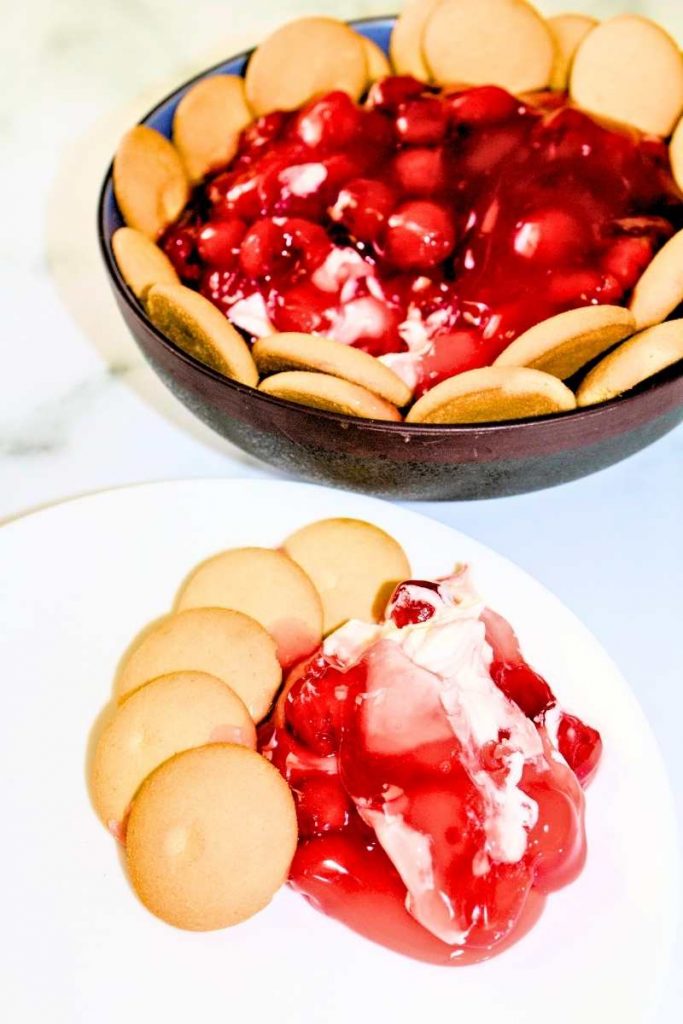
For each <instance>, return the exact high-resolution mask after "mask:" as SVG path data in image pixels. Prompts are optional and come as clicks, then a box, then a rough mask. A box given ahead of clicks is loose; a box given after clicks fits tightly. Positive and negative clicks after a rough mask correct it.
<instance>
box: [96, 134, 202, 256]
mask: <svg viewBox="0 0 683 1024" xmlns="http://www.w3.org/2000/svg"><path fill="white" fill-rule="evenodd" d="M114 195H115V196H116V202H117V203H118V205H119V209H120V210H121V213H122V214H123V219H124V220H125V222H126V224H127V225H128V227H131V228H137V230H138V231H141V232H142V233H143V235H147V237H148V238H151V239H153V240H154V239H156V238H158V237H159V235H160V234H161V233H162V231H164V230H165V229H166V228H167V227H168V225H169V224H171V223H172V221H174V220H175V219H176V217H177V216H178V215H179V214H180V212H181V211H182V209H183V207H184V206H185V204H186V203H187V201H188V199H189V198H190V183H189V181H188V179H187V174H186V173H185V168H184V167H183V162H182V160H181V159H180V156H179V154H178V151H177V150H176V148H175V146H173V145H172V144H171V143H170V142H169V141H168V139H167V138H165V136H163V135H161V134H160V133H159V132H157V131H155V130H154V128H148V127H147V126H146V125H143V124H138V125H136V126H135V128H131V130H130V131H129V132H126V134H125V135H124V136H123V138H122V139H121V142H120V143H119V147H118V149H117V150H116V155H115V157H114Z"/></svg>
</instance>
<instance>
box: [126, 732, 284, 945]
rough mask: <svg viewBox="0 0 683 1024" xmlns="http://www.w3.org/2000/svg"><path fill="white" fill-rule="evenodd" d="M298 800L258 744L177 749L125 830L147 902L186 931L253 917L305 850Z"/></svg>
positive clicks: (133, 873)
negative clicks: (252, 746)
mask: <svg viewBox="0 0 683 1024" xmlns="http://www.w3.org/2000/svg"><path fill="white" fill-rule="evenodd" d="M296 842H297V824H296V812H295V808H294V800H293V797H292V794H291V792H290V789H289V787H288V785H287V783H286V782H285V780H284V779H283V778H282V776H281V775H280V773H279V772H278V771H277V769H276V768H274V767H273V766H272V765H271V764H270V763H269V762H268V761H266V759H265V758H263V757H261V755H260V754H257V753H255V752H254V751H253V750H247V749H246V748H245V747H237V746H233V745H230V744H222V743H219V744H211V745H210V746H205V747H198V748H196V749H195V750H186V751H184V752H183V753H181V754H177V755H176V756H175V757H172V758H171V759H170V760H168V761H166V762H165V763H164V764H162V765H161V766H160V767H159V768H157V769H156V770H155V771H154V772H152V774H151V775H150V776H148V778H147V779H146V780H145V782H143V784H142V786H141V787H140V790H139V791H138V794H137V796H136V797H135V800H134V801H133V807H132V809H131V813H130V818H129V820H128V830H127V836H126V859H127V864H128V871H129V875H130V880H131V883H132V885H133V888H134V889H135V891H136V893H137V895H138V896H139V898H140V900H141V901H142V903H143V904H144V905H145V906H146V907H147V909H148V910H150V911H151V912H152V913H153V914H156V916H157V917H160V918H161V919H162V920H163V921H166V922H168V924H172V925H175V926H176V927H177V928H185V929H188V930H191V931H210V930H212V929H216V928H227V927H229V926H230V925H234V924H238V923H239V922H240V921H245V920H246V919H247V918H249V917H252V916H253V915H254V914H256V913H258V911H259V910H262V909H263V908H264V907H265V906H267V904H268V903H269V902H270V900H271V899H272V897H273V895H274V894H275V893H276V892H277V890H278V889H279V888H280V887H281V886H282V885H284V883H285V881H286V879H287V874H288V872H289V866H290V864H291V861H292V857H293V856H294V852H295V850H296Z"/></svg>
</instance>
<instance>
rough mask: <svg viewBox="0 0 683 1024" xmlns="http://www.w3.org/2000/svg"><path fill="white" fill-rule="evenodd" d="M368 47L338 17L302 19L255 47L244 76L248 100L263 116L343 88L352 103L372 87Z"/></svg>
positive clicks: (281, 29)
mask: <svg viewBox="0 0 683 1024" xmlns="http://www.w3.org/2000/svg"><path fill="white" fill-rule="evenodd" d="M367 80H368V66H367V60H366V56H365V47H364V45H363V43H362V42H361V40H360V37H359V36H358V35H357V34H356V33H355V32H353V31H352V30H351V29H350V28H349V27H348V25H345V24H344V23H343V22H341V21H336V20H335V19H334V18H317V17H311V18H298V19H297V20H296V21H290V22H288V23H287V24H286V25H283V26H282V27H281V28H279V29H277V30H276V31H275V32H273V34H272V35H270V36H269V37H268V38H267V39H266V40H265V41H264V42H263V43H261V45H260V46H258V47H257V48H256V50H255V51H254V53H253V55H252V57H251V59H250V60H249V64H248V65H247V71H246V75H245V86H246V92H247V101H248V103H249V105H250V106H251V108H252V109H253V110H254V111H255V113H256V114H257V115H259V116H261V115H262V114H268V113H270V112H271V111H272V110H296V109H297V108H298V107H300V106H302V105H303V104H304V103H307V102H308V100H310V99H312V98H313V96H317V95H318V94H319V93H324V92H331V91H332V90H335V89H340V90H342V91H343V92H347V93H348V94H349V95H350V96H351V97H352V98H353V99H355V100H357V99H359V97H360V96H361V94H362V92H363V90H364V89H365V87H366V85H367Z"/></svg>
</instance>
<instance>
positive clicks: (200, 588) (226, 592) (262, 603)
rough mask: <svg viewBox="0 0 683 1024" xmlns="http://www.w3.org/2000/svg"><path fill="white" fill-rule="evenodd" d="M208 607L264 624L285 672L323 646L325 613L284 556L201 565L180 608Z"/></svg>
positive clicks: (252, 551) (222, 558)
mask: <svg viewBox="0 0 683 1024" xmlns="http://www.w3.org/2000/svg"><path fill="white" fill-rule="evenodd" d="M204 605H206V606H209V605H210V606H215V607H220V608H235V609H237V610H238V611H240V612H244V614H245V615H249V616H251V618H252V619H255V620H256V621H257V622H259V623H260V624H261V626H262V627H263V628H264V629H266V630H267V631H268V633H270V635H271V636H272V637H273V639H274V641H275V643H276V645H277V653H278V657H279V659H280V663H281V664H282V665H285V666H287V665H291V664H292V662H294V661H297V660H298V659H299V658H303V657H305V656H306V655H307V654H310V652H311V651H312V650H314V649H315V648H316V647H317V646H318V644H319V643H320V638H321V636H322V620H323V613H322V605H321V603H320V597H319V595H318V592H317V590H316V589H315V587H314V586H313V583H312V582H311V580H310V579H309V578H308V576H307V575H306V574H305V573H304V572H303V570H302V569H301V568H300V567H299V566H298V565H297V564H296V563H295V562H293V561H292V560H291V558H288V557H287V555H283V554H282V552H281V551H273V550H272V549H271V548H233V549H232V550H230V551H223V552H221V554H219V555H214V557H213V558H209V559H208V560H207V561H206V562H202V563H201V565H198V566H197V568H196V569H195V570H194V571H193V572H191V573H190V575H189V576H188V578H187V579H186V580H185V582H184V583H183V585H182V587H181V589H180V592H179V594H178V598H177V601H176V607H177V608H178V609H179V610H183V609H187V608H198V607H202V606H204ZM227 681H228V682H230V680H227ZM238 692H239V691H238ZM270 696H271V698H272V693H271V694H270Z"/></svg>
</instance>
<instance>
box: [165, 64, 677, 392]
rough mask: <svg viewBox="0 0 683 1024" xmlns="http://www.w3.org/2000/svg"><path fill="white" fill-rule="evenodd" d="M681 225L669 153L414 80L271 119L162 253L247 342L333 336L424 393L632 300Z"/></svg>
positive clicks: (474, 92) (480, 92) (540, 105)
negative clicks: (287, 335) (577, 315)
mask: <svg viewBox="0 0 683 1024" xmlns="http://www.w3.org/2000/svg"><path fill="white" fill-rule="evenodd" d="M682 211H683V198H682V197H681V194H680V192H679V191H678V189H677V187H676V185H675V183H674V181H673V178H672V175H671V168H670V163H669V154H668V149H667V146H666V145H665V143H664V142H662V141H661V140H660V139H656V138H654V137H648V136H643V135H641V134H639V133H638V132H637V131H636V130H630V129H627V128H622V127H617V126H614V125H607V124H602V123H598V122H597V121H596V120H594V119H592V118H591V117H589V116H588V115H586V114H584V113H582V112H581V111H580V110H577V109H575V108H573V107H572V106H570V105H569V102H568V100H567V97H566V96H564V95H562V94H552V93H543V94H538V95H536V96H534V97H532V98H529V99H527V100H522V99H518V98H516V97H514V96H512V95H510V94H509V93H507V92H505V91H504V90H503V89H500V88H497V87H494V86H482V87H477V88H469V89H445V90H441V91H438V90H436V89H434V88H432V87H429V86H426V85H425V84H424V83H421V82H418V81H416V80H414V79H412V78H409V77H402V76H401V77H390V78H386V79H384V80H383V81H381V82H378V83H376V84H375V85H374V86H372V88H371V89H370V92H369V95H368V97H367V99H366V101H365V103H364V104H363V105H357V104H355V103H354V102H353V101H352V100H351V99H350V98H349V97H348V96H347V95H346V94H345V93H342V92H332V93H329V94H328V95H325V96H322V97H320V98H317V99H315V100H313V101H311V102H310V103H308V104H307V105H306V106H305V107H303V108H302V109H301V110H299V111H294V112H292V113H284V112H275V113H272V114H268V115H266V116H265V117H261V118H259V119H258V120H256V121H255V122H254V123H253V124H252V125H250V126H249V127H248V128H247V129H245V131H244V132H243V133H242V136H241V139H240V145H239V150H238V152H237V155H236V156H235V158H234V159H233V160H232V162H231V163H230V164H229V166H228V167H226V168H225V169H224V170H221V171H220V172H219V173H216V174H213V175H211V176H210V177H208V178H207V179H206V180H205V181H204V182H203V183H202V184H200V185H199V186H198V187H197V188H196V189H195V192H194V195H193V197H192V200H191V202H190V204H189V205H188V207H187V208H186V210H185V211H184V213H183V214H182V215H181V217H180V219H179V220H178V221H177V222H176V223H175V224H173V225H172V226H171V227H170V228H169V229H168V231H167V232H166V233H165V235H164V236H163V238H162V240H161V245H162V247H163V249H164V251H165V252H166V253H167V255H168V256H169V257H170V259H171V261H172V262H173V264H174V266H175V268H176V270H177V271H178V273H179V275H180V277H181V279H182V280H183V282H184V283H185V284H188V285H190V286H191V287H194V288H197V289H198V290H199V291H200V292H201V293H202V294H203V295H205V296H206V297H207V298H209V299H210V300H211V301H212V302H213V303H214V304H215V305H216V306H218V308H219V309H221V310H223V311H224V312H225V314H226V316H227V317H228V318H229V319H230V320H231V321H232V322H233V323H234V324H235V325H236V326H237V327H239V328H240V329H241V330H242V331H243V332H244V333H245V334H246V336H247V337H248V338H255V337H258V336H261V335H263V334H265V333H269V332H270V331H272V330H277V331H300V332H304V333H313V334H322V335H326V336H328V337H330V338H334V339H335V340H337V341H339V342H343V343H344V344H349V345H355V346H357V347H358V348H361V349H364V350H366V351H367V352H370V353H371V354H372V355H375V356H378V357H380V358H381V359H382V360H383V361H384V362H386V363H387V365H389V366H391V367H392V368H393V369H394V370H395V371H396V372H397V373H399V375H400V376H402V377H403V378H404V379H405V380H406V381H407V382H408V383H409V384H410V385H411V387H415V389H416V394H417V395H419V394H421V393H423V392H424V391H426V390H428V389H429V388H430V387H432V386H434V384H436V383H438V382H439V381H441V380H443V379H445V378H447V377H450V376H453V375H454V374H456V373H460V372H462V371H464V370H469V369H473V368H475V367H480V366H486V365H489V364H490V363H492V362H493V361H494V359H495V358H496V357H497V356H498V355H499V354H500V353H501V352H502V351H503V349H505V348H506V346H507V345H508V344H509V343H510V342H511V341H512V340H513V339H514V338H515V337H517V336H518V335H519V334H520V333H522V332H523V331H525V330H526V329H528V328H529V327H531V326H533V325H534V324H536V323H538V322H539V321H541V320H544V319H545V318H547V317H549V316H552V315H554V314H556V313H560V312H563V311H565V310H568V309H572V308H576V307H579V306H583V305H590V304H597V303H612V304H623V303H625V302H626V301H627V300H628V297H629V294H630V292H631V290H632V289H633V287H634V285H635V283H636V282H637V280H638V279H639V277H640V276H641V275H642V273H643V270H644V269H645V267H646V266H647V265H648V263H649V262H650V260H651V259H652V257H653V255H654V254H655V252H656V251H657V250H658V249H659V248H660V247H661V246H662V245H663V243H664V242H665V241H666V240H667V239H668V238H669V237H670V236H671V235H672V234H673V233H674V231H675V230H676V229H678V228H679V227H681V226H683V212H682Z"/></svg>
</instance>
